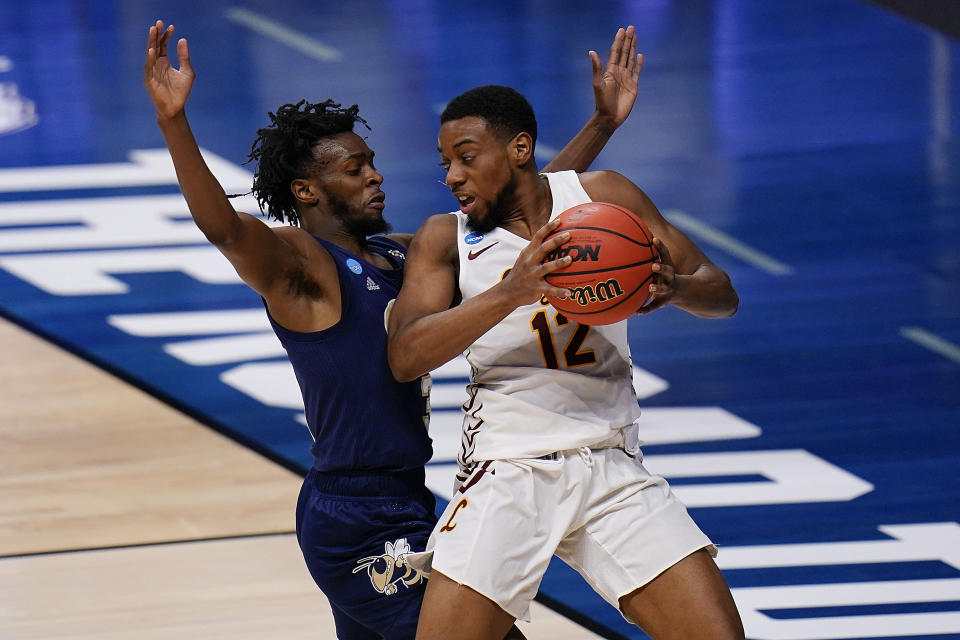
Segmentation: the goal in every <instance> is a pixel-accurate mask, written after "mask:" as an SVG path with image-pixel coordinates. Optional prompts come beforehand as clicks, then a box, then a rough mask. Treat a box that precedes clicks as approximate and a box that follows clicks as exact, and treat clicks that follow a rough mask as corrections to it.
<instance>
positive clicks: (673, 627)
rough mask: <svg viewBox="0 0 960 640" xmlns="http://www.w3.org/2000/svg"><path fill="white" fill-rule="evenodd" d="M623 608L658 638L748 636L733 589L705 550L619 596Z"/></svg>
mask: <svg viewBox="0 0 960 640" xmlns="http://www.w3.org/2000/svg"><path fill="white" fill-rule="evenodd" d="M620 610H621V611H622V612H623V614H624V616H626V617H627V619H629V620H631V621H633V622H634V623H636V624H637V625H639V626H640V628H642V629H643V630H644V631H646V632H647V633H648V634H649V635H650V636H651V637H652V638H654V640H673V639H676V640H697V639H700V638H702V639H703V640H742V639H743V637H744V636H743V624H742V623H741V621H740V615H739V613H738V612H737V607H736V604H734V601H733V596H732V595H731V593H730V588H729V587H728V586H727V582H726V580H724V578H723V574H721V573H720V569H718V568H717V565H716V563H715V562H714V561H713V558H711V557H710V554H709V553H708V552H707V551H706V550H705V549H701V550H699V551H695V552H693V553H691V554H690V555H689V556H687V557H685V558H684V559H682V560H680V561H679V562H677V563H676V564H674V565H673V566H672V567H670V568H669V569H667V570H666V571H664V572H663V573H661V574H660V575H659V576H657V577H656V578H654V579H653V580H652V581H651V582H649V583H647V584H646V585H644V586H642V587H640V588H638V589H636V590H635V591H633V592H631V593H629V594H627V595H625V596H623V597H622V598H620Z"/></svg>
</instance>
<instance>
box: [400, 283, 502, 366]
mask: <svg viewBox="0 0 960 640" xmlns="http://www.w3.org/2000/svg"><path fill="white" fill-rule="evenodd" d="M516 308H517V303H516V302H515V301H513V300H512V299H511V297H510V296H509V295H508V294H507V292H506V291H505V289H504V288H503V287H501V286H499V285H496V286H494V287H492V288H490V289H488V290H487V291H485V292H484V293H482V294H480V295H478V296H477V297H475V298H471V299H470V300H467V301H466V302H464V303H462V304H460V305H458V306H456V307H453V308H452V309H447V310H446V311H441V312H439V313H434V314H430V315H428V316H423V317H421V318H417V319H415V320H411V321H407V322H404V321H402V320H400V321H398V322H397V323H396V324H394V322H392V321H391V323H390V337H389V342H388V348H387V359H388V360H389V363H390V370H391V371H392V372H393V377H394V378H396V379H397V380H399V381H400V382H407V381H409V380H414V379H416V378H418V377H420V376H422V375H423V374H425V373H429V372H430V371H433V370H434V369H436V368H437V367H439V366H441V365H443V364H445V363H447V362H449V361H450V360H453V359H454V358H456V357H457V356H458V355H460V354H461V353H463V352H464V351H466V350H467V348H468V347H469V346H470V345H471V344H473V343H474V342H475V341H476V340H477V339H478V338H479V337H480V336H482V335H483V334H485V333H486V332H487V331H489V330H490V329H492V328H493V327H494V326H496V324H497V323H498V322H500V321H501V320H503V319H504V318H506V317H507V315H509V314H510V312H511V311H513V310H514V309H516Z"/></svg>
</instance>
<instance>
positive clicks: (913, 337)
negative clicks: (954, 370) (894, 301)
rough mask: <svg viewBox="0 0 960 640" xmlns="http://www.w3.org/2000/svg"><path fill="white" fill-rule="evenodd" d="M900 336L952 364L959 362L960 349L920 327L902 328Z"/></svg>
mask: <svg viewBox="0 0 960 640" xmlns="http://www.w3.org/2000/svg"><path fill="white" fill-rule="evenodd" d="M900 335H901V336H903V337H904V338H906V339H907V340H910V341H912V342H916V343H917V344H919V345H920V346H922V347H926V348H927V349H930V351H933V352H936V353H939V354H940V355H942V356H943V357H945V358H949V359H950V360H953V361H954V362H960V347H958V346H957V345H955V344H953V343H952V342H950V341H948V340H944V339H943V338H941V337H940V336H938V335H934V334H932V333H930V332H929V331H927V330H926V329H921V328H920V327H902V328H901V329H900Z"/></svg>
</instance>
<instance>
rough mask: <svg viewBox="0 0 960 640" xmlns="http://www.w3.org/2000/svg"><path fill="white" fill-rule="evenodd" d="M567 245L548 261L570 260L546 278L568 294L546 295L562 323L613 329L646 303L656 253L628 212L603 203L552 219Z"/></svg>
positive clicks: (646, 231) (650, 237)
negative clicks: (611, 326)
mask: <svg viewBox="0 0 960 640" xmlns="http://www.w3.org/2000/svg"><path fill="white" fill-rule="evenodd" d="M557 219H558V220H560V226H559V227H557V228H556V229H555V230H554V231H553V232H552V233H551V234H550V235H549V236H547V239H549V238H551V237H553V236H555V235H556V234H558V233H563V232H564V231H568V232H570V240H569V241H568V242H566V243H565V244H563V245H561V246H560V247H558V248H557V249H555V250H554V251H552V252H551V253H550V254H549V255H548V256H547V259H546V260H547V261H550V260H556V259H558V258H563V257H564V256H570V257H571V258H573V261H572V262H571V263H570V264H569V265H567V266H566V267H564V268H563V269H559V270H557V271H554V272H553V273H551V274H549V275H547V276H546V280H547V282H549V283H550V284H552V285H554V286H557V287H563V288H565V289H569V290H570V291H572V292H573V294H572V295H571V296H570V297H568V298H566V299H565V300H561V299H559V298H553V297H550V296H547V300H549V302H550V304H551V305H553V307H554V308H555V309H557V311H560V312H562V313H563V315H565V316H566V317H567V318H569V319H571V320H574V321H576V322H579V323H580V324H587V325H604V324H613V323H614V322H620V321H621V320H625V319H626V318H629V317H630V316H631V315H633V314H634V313H636V311H637V310H638V309H639V308H640V307H642V306H643V305H644V304H646V303H647V300H648V299H649V297H650V291H649V288H650V283H651V281H652V280H653V274H654V271H653V265H654V263H655V262H659V261H660V254H659V253H658V252H657V249H656V247H655V246H654V244H653V234H652V233H650V230H649V229H648V228H647V226H646V225H645V224H643V222H642V221H641V220H640V219H639V218H638V217H637V216H636V215H634V214H633V213H631V212H630V211H629V210H627V209H624V208H623V207H620V206H618V205H615V204H609V203H607V202H587V203H584V204H579V205H577V206H575V207H571V208H569V209H567V210H566V211H564V212H563V213H561V214H560V215H559V216H557Z"/></svg>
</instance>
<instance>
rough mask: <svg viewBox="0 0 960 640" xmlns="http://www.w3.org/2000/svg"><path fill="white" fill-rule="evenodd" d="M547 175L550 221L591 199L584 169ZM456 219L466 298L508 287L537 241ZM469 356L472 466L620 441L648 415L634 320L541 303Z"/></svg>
mask: <svg viewBox="0 0 960 640" xmlns="http://www.w3.org/2000/svg"><path fill="white" fill-rule="evenodd" d="M543 175H545V176H546V177H547V179H548V180H549V184H550V191H551V193H552V194H553V210H552V211H551V213H550V218H551V219H553V218H554V217H555V216H557V215H558V214H560V213H561V212H563V211H565V210H566V209H568V208H570V207H573V206H575V205H578V204H583V203H584V202H590V196H588V195H587V193H586V191H584V190H583V187H582V186H581V185H580V179H579V177H578V176H577V174H576V173H575V172H573V171H563V172H560V173H552V174H551V173H547V174H543ZM454 215H456V216H457V217H458V226H457V249H458V252H459V257H460V276H459V278H460V280H459V285H460V292H461V294H462V295H463V299H464V300H468V299H469V298H472V297H473V296H476V295H478V294H480V293H482V292H484V291H486V290H487V289H489V288H490V287H492V286H493V285H495V284H496V283H497V282H499V281H500V280H501V279H502V278H503V276H504V274H505V272H506V271H507V270H508V269H510V268H511V267H512V266H513V263H514V262H515V261H516V259H517V256H518V254H519V253H520V251H521V250H522V249H523V248H524V247H526V246H527V244H529V242H528V241H527V240H525V239H523V238H521V237H520V236H517V235H515V234H513V233H511V232H510V231H507V230H506V229H503V228H500V227H497V228H496V229H494V230H493V231H490V232H488V233H484V234H480V233H475V232H472V231H471V230H470V229H469V227H468V226H467V216H466V214H464V213H461V212H454ZM465 355H466V357H467V361H468V362H469V363H470V367H471V378H470V384H469V385H468V386H467V391H468V392H469V396H470V397H469V399H468V401H467V402H466V404H464V406H463V410H464V420H463V434H462V435H463V438H462V444H463V446H462V448H461V452H460V455H459V458H460V459H459V462H460V464H461V466H463V467H466V466H469V465H470V464H471V463H473V462H475V461H477V460H491V459H500V458H531V457H537V456H541V455H544V454H547V453H552V452H554V451H563V450H567V449H575V448H578V447H583V446H587V447H599V446H611V445H617V444H621V433H620V431H621V429H623V428H624V427H625V426H627V425H630V424H632V423H633V421H634V420H636V418H637V417H639V415H640V410H639V408H638V406H637V396H636V392H635V391H634V389H633V373H632V372H633V369H632V366H631V362H630V349H629V346H628V344H627V323H626V321H623V322H619V323H616V324H612V325H606V326H597V327H588V326H586V325H580V324H577V323H576V322H573V321H570V320H568V319H567V318H565V317H564V316H562V315H561V314H559V313H558V312H557V310H556V309H554V308H553V307H552V306H550V305H549V304H548V303H547V302H546V301H545V300H541V301H539V302H536V303H534V304H530V305H526V306H523V307H519V308H518V309H516V310H514V311H513V312H512V313H511V314H510V315H508V316H507V317H506V318H504V319H503V320H502V321H501V322H500V323H499V324H497V325H496V326H495V327H493V328H492V329H490V330H489V331H487V332H486V333H485V334H484V335H483V336H481V337H480V338H479V339H478V340H477V341H476V342H474V343H473V344H472V345H471V346H470V347H469V349H468V350H467V351H466V352H465Z"/></svg>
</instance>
